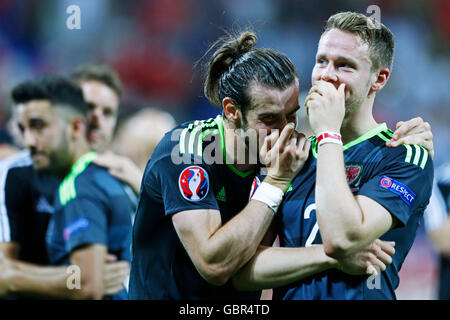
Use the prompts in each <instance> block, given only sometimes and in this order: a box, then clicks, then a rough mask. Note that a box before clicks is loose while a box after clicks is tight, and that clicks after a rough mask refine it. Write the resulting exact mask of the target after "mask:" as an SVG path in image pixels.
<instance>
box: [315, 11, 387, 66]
mask: <svg viewBox="0 0 450 320" xmlns="http://www.w3.org/2000/svg"><path fill="white" fill-rule="evenodd" d="M331 29H339V30H342V31H346V32H350V33H353V34H356V35H358V36H359V37H360V38H361V40H362V41H363V42H365V43H367V44H368V45H369V57H370V60H371V61H372V67H371V70H372V71H375V70H378V69H379V68H388V69H389V70H392V65H393V61H394V35H393V34H392V32H391V30H389V29H388V28H387V27H386V26H385V25H384V24H382V23H381V22H374V21H373V20H372V19H371V18H369V17H367V16H365V15H363V14H362V13H356V12H340V13H336V14H334V15H332V16H331V17H330V18H329V19H328V21H327V24H326V26H325V30H324V31H323V33H322V36H323V35H324V34H325V33H327V32H328V31H330V30H331Z"/></svg>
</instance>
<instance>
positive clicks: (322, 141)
mask: <svg viewBox="0 0 450 320" xmlns="http://www.w3.org/2000/svg"><path fill="white" fill-rule="evenodd" d="M325 143H335V144H339V145H341V146H342V141H341V140H338V139H334V138H324V139H322V140H320V142H319V144H318V146H319V147H320V146H321V145H323V144H325Z"/></svg>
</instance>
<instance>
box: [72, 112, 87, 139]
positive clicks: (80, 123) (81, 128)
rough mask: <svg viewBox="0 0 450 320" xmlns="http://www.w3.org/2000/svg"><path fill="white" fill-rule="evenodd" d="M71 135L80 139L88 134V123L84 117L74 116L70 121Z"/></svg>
mask: <svg viewBox="0 0 450 320" xmlns="http://www.w3.org/2000/svg"><path fill="white" fill-rule="evenodd" d="M69 130H70V137H71V138H72V139H78V138H79V137H81V136H84V135H85V134H86V124H85V120H84V119H83V117H80V116H74V117H73V118H72V119H71V120H70V122H69Z"/></svg>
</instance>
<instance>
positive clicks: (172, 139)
mask: <svg viewBox="0 0 450 320" xmlns="http://www.w3.org/2000/svg"><path fill="white" fill-rule="evenodd" d="M224 154H225V152H224V140H223V123H222V117H221V116H217V117H216V118H215V119H209V120H205V121H195V122H190V123H185V124H183V125H181V126H179V127H177V128H175V129H173V130H172V131H171V132H169V133H167V134H166V135H165V136H164V138H163V139H162V140H161V142H160V143H159V144H158V146H157V147H156V149H155V150H154V152H153V154H152V156H151V158H150V160H149V162H148V164H147V167H146V168H145V173H144V177H143V181H142V186H141V192H140V197H139V203H138V209H137V213H136V219H135V222H134V226H133V246H132V248H133V259H132V266H131V275H130V292H129V298H130V299H239V298H253V299H257V298H259V295H260V292H256V293H255V292H251V293H239V292H237V291H235V290H234V289H233V287H232V284H231V281H229V282H228V283H227V284H225V285H224V286H213V285H211V284H209V283H208V282H206V281H205V280H204V279H203V278H202V277H201V276H200V274H199V273H198V271H197V270H196V269H195V266H194V264H193V263H192V261H191V259H190V258H189V256H188V254H187V252H186V250H185V249H184V247H183V244H182V243H181V241H180V239H179V238H178V235H177V233H176V231H175V228H174V226H173V223H172V214H174V213H177V212H180V211H184V210H197V209H215V210H220V215H221V218H222V224H225V223H226V222H227V221H228V220H230V219H231V218H232V217H233V216H235V215H236V214H237V213H239V212H240V211H241V210H242V209H243V208H244V207H245V206H246V204H247V203H248V199H249V195H250V189H251V185H252V182H253V179H254V177H255V172H254V171H248V172H246V173H243V172H239V171H237V170H236V169H235V168H234V167H233V166H231V165H227V164H224V160H223V158H224ZM182 160H183V161H182Z"/></svg>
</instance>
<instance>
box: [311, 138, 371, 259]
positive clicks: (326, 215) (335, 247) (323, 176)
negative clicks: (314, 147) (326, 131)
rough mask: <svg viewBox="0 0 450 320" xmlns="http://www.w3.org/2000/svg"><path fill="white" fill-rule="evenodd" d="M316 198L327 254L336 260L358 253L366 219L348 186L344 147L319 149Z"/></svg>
mask: <svg viewBox="0 0 450 320" xmlns="http://www.w3.org/2000/svg"><path fill="white" fill-rule="evenodd" d="M315 197H316V208H317V209H316V210H317V211H316V212H317V222H318V223H319V229H320V233H321V236H322V241H323V243H324V246H325V252H327V253H328V254H331V255H332V256H333V257H337V256H339V255H340V254H348V253H349V250H351V249H354V251H356V250H358V249H359V248H360V246H358V241H359V239H360V230H361V227H362V223H363V215H362V212H361V208H360V207H359V205H358V202H357V201H356V199H355V197H354V196H353V194H352V192H351V190H350V188H349V186H348V184H347V179H346V176H345V167H344V156H343V152H342V147H341V146H340V145H338V144H332V143H327V144H324V145H322V146H320V147H319V154H318V160H317V178H316V190H315ZM362 245H363V244H362Z"/></svg>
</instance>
